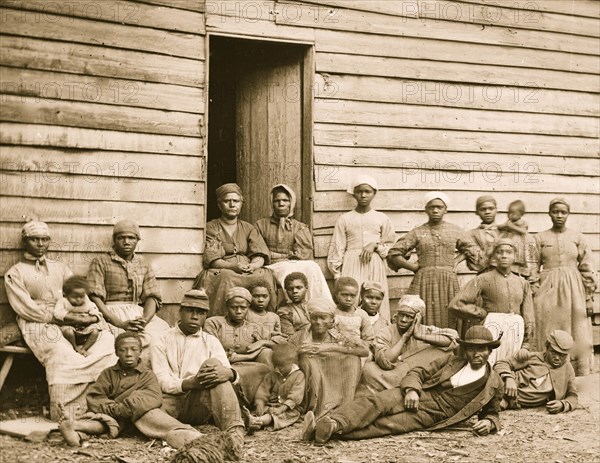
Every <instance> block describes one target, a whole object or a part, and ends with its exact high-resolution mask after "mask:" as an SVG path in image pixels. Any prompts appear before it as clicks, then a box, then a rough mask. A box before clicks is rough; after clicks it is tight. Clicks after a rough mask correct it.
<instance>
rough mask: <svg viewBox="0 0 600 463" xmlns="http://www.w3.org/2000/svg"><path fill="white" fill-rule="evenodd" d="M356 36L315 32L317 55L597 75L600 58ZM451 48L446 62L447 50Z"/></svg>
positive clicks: (333, 31)
mask: <svg viewBox="0 0 600 463" xmlns="http://www.w3.org/2000/svg"><path fill="white" fill-rule="evenodd" d="M376 32H377V31H369V33H356V32H349V31H338V30H327V29H317V30H315V48H316V50H317V52H329V53H345V54H349V55H365V56H386V57H390V58H407V59H415V60H432V61H446V62H448V61H452V62H453V63H472V64H477V65H497V66H511V67H519V68H528V69H554V70H558V71H571V72H585V73H591V74H594V73H596V74H597V73H598V72H599V70H600V56H593V55H575V54H572V53H564V52H557V51H551V50H535V49H530V48H517V47H493V49H492V50H493V53H492V52H490V45H486V44H479V43H465V42H452V44H451V45H449V44H448V42H447V41H445V40H433V39H427V40H423V39H420V38H415V37H405V36H403V37H397V36H392V35H381V34H377V33H376ZM449 46H450V47H452V56H451V57H450V58H451V59H449V56H448V47H449Z"/></svg>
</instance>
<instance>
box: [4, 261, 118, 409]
mask: <svg viewBox="0 0 600 463" xmlns="http://www.w3.org/2000/svg"><path fill="white" fill-rule="evenodd" d="M71 276H72V272H71V270H70V269H69V268H68V267H67V266H66V265H65V264H63V263H62V262H58V261H49V260H47V259H39V260H37V261H36V260H35V258H27V257H25V258H24V259H23V260H22V261H21V262H19V263H17V264H15V265H13V266H12V267H11V268H10V269H9V270H8V271H7V272H6V274H5V275H4V284H5V286H6V293H7V296H8V301H9V303H10V305H11V307H12V308H13V310H14V311H15V312H16V314H17V323H18V325H19V328H20V329H21V332H22V334H23V338H24V339H25V342H26V343H27V346H28V347H29V348H30V349H31V350H32V351H33V353H34V355H35V356H36V358H37V359H38V360H39V361H40V363H41V364H42V365H43V366H44V367H45V368H46V380H47V381H48V386H49V388H48V389H49V393H50V413H51V418H52V419H57V418H58V417H59V410H58V408H57V404H58V403H62V404H63V405H65V407H66V411H67V413H69V414H70V415H71V417H75V416H79V415H80V414H82V413H84V412H85V410H86V402H85V396H86V392H87V389H88V388H89V386H90V385H91V384H92V383H93V382H94V381H95V380H96V378H97V377H98V375H100V373H101V372H102V370H104V369H105V368H108V367H110V366H112V365H114V363H115V362H116V360H117V357H116V356H115V351H114V342H115V340H114V337H113V336H112V334H111V333H110V331H108V330H103V331H101V332H100V335H99V336H98V340H97V341H96V343H94V345H93V346H92V347H91V348H90V350H89V351H88V356H87V357H84V356H83V355H81V354H79V353H77V352H75V350H73V346H72V345H71V343H69V341H67V340H66V339H65V338H64V337H63V335H62V333H61V331H60V327H59V326H58V325H55V324H53V323H51V322H52V319H53V318H52V313H53V310H54V306H55V304H56V301H57V300H58V299H59V298H60V297H61V296H62V287H63V284H64V282H65V281H66V280H67V279H68V278H69V277H71Z"/></svg>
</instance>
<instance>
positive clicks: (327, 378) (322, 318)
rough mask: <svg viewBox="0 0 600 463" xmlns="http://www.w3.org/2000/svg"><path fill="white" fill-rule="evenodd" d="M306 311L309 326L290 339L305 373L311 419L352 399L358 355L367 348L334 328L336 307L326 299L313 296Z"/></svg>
mask: <svg viewBox="0 0 600 463" xmlns="http://www.w3.org/2000/svg"><path fill="white" fill-rule="evenodd" d="M308 312H309V314H310V326H308V327H306V328H304V329H302V330H301V331H298V332H296V333H295V334H294V335H293V336H292V337H291V338H290V341H289V342H290V344H293V345H295V346H296V347H297V348H298V354H299V360H300V369H301V370H302V371H303V372H304V375H305V376H306V394H305V395H306V397H305V405H306V407H305V408H306V409H307V410H309V411H308V413H307V415H309V416H312V417H313V418H314V417H315V416H316V417H320V416H322V415H325V414H326V413H329V412H331V411H332V410H335V409H337V408H338V407H340V406H342V405H343V404H345V403H347V402H349V401H351V400H352V399H353V398H354V392H355V391H356V387H357V386H358V381H359V380H360V368H361V361H360V358H361V357H367V356H368V355H369V347H368V346H367V345H366V344H365V343H364V342H363V341H361V340H360V339H358V338H354V337H348V336H346V335H343V334H342V333H340V332H339V331H338V330H337V329H335V328H334V322H335V313H336V306H335V304H334V303H333V302H332V301H330V300H329V299H325V298H317V299H312V300H311V301H310V302H309V303H308Z"/></svg>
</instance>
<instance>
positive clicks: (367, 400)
mask: <svg viewBox="0 0 600 463" xmlns="http://www.w3.org/2000/svg"><path fill="white" fill-rule="evenodd" d="M458 342H459V344H460V345H461V348H460V353H459V354H458V355H455V354H450V355H447V356H444V357H442V358H440V359H437V360H435V361H433V362H431V363H430V364H429V365H427V366H421V367H415V368H413V369H412V370H410V371H409V372H408V374H407V375H406V377H405V378H404V379H403V380H402V382H401V383H400V387H397V388H394V389H390V390H386V391H382V392H378V393H375V394H370V395H367V396H364V397H361V398H359V399H357V400H354V401H353V402H351V403H349V404H347V405H344V406H342V407H341V408H339V409H337V410H336V411H335V412H334V413H332V414H331V415H326V416H324V417H322V418H320V419H319V420H318V421H317V423H316V426H314V427H312V426H310V423H306V427H305V429H304V436H306V437H308V436H310V435H311V434H312V435H314V439H315V441H316V443H317V444H323V443H325V442H327V441H329V439H331V438H332V437H336V438H338V439H368V438H373V437H382V436H387V435H393V434H401V433H406V432H410V431H416V430H421V429H427V430H435V429H441V428H445V427H447V426H451V425H453V424H456V423H458V422H460V421H463V420H466V419H467V418H469V417H470V416H472V415H474V414H475V413H478V418H479V420H478V421H477V422H476V423H475V424H474V425H473V432H474V433H475V434H477V435H481V436H483V435H487V434H489V433H491V432H494V431H497V430H498V429H500V420H499V417H498V412H499V410H500V402H501V400H502V394H503V388H502V380H501V379H500V377H499V376H498V374H497V373H496V372H494V371H493V370H492V368H491V366H490V365H489V364H488V362H487V359H488V357H489V355H490V353H491V352H492V350H493V349H495V348H496V347H498V346H499V345H500V340H499V339H494V338H493V336H492V333H491V332H490V331H489V330H488V329H487V328H485V327H484V326H473V327H471V328H470V329H469V330H468V331H467V333H466V335H465V337H464V339H459V341H458ZM311 428H312V429H311Z"/></svg>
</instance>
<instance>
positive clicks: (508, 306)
mask: <svg viewBox="0 0 600 463" xmlns="http://www.w3.org/2000/svg"><path fill="white" fill-rule="evenodd" d="M448 310H450V312H454V313H456V314H457V316H459V317H460V318H463V319H465V323H464V324H463V335H464V334H465V333H466V330H467V329H468V328H469V327H470V326H472V325H481V324H482V325H483V326H485V327H487V328H488V329H489V330H490V331H491V332H492V334H493V335H494V338H497V337H498V336H499V335H500V332H502V333H503V335H502V344H500V347H498V348H497V349H494V350H493V351H492V353H491V354H490V357H489V358H488V362H489V363H490V364H491V365H492V366H493V365H494V364H495V363H496V361H498V360H505V359H509V358H511V357H512V356H513V355H514V354H516V353H517V351H518V350H519V349H520V348H521V347H526V348H527V349H532V348H534V347H535V346H536V342H535V316H534V313H533V300H532V297H531V288H530V286H529V283H528V282H527V281H525V280H524V279H523V278H521V277H518V276H517V275H515V274H514V273H511V272H510V271H509V272H508V273H507V274H503V273H501V272H500V271H499V270H498V269H495V270H491V271H489V272H486V273H483V274H481V275H478V276H476V277H475V278H473V279H472V280H471V281H469V282H468V283H467V284H466V285H465V287H464V288H462V289H461V290H460V291H459V292H458V294H457V295H456V296H455V297H454V299H452V301H450V305H449V306H448Z"/></svg>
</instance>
